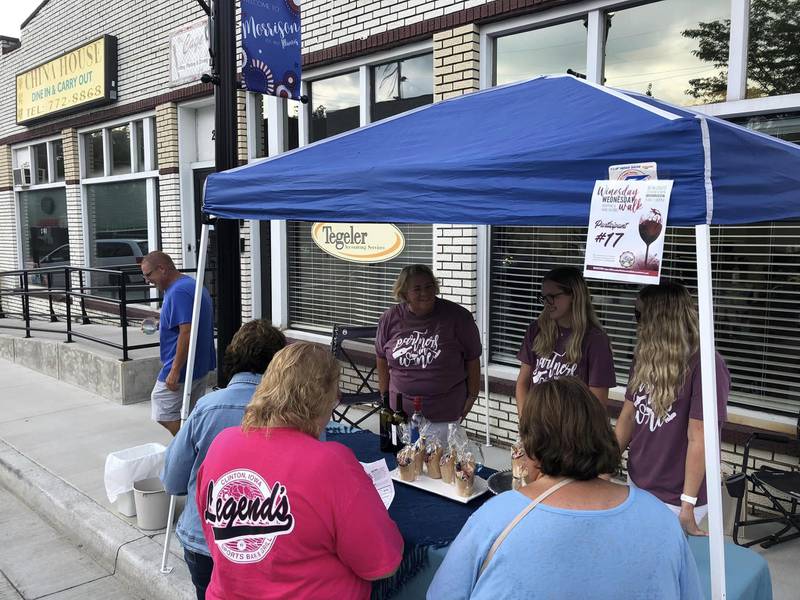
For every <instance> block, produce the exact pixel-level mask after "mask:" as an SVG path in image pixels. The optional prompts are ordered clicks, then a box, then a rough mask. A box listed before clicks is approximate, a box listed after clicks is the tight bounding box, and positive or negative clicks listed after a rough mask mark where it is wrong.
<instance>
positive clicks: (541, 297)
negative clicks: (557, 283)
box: [536, 292, 571, 305]
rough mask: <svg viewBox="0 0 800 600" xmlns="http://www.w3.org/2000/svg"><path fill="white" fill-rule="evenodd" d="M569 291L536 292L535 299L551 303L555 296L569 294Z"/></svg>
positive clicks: (540, 302)
mask: <svg viewBox="0 0 800 600" xmlns="http://www.w3.org/2000/svg"><path fill="white" fill-rule="evenodd" d="M570 295H571V294H570V293H569V292H558V293H557V294H537V295H536V300H538V301H539V304H550V305H553V304H554V303H555V301H556V298H558V297H559V296H570Z"/></svg>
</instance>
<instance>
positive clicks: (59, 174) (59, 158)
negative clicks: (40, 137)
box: [51, 140, 64, 181]
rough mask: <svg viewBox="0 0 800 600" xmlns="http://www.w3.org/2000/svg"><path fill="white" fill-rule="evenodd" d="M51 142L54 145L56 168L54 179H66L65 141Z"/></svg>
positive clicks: (54, 164) (54, 163)
mask: <svg viewBox="0 0 800 600" xmlns="http://www.w3.org/2000/svg"><path fill="white" fill-rule="evenodd" d="M51 143H52V145H53V166H54V167H55V170H56V173H55V179H54V180H53V181H64V143H63V142H62V141H61V140H56V141H54V142H51Z"/></svg>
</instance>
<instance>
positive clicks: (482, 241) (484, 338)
mask: <svg viewBox="0 0 800 600" xmlns="http://www.w3.org/2000/svg"><path fill="white" fill-rule="evenodd" d="M490 239H491V230H490V229H489V226H488V225H479V226H478V277H479V278H480V279H481V280H482V281H483V285H481V286H478V287H479V289H480V296H479V300H480V301H479V305H480V307H481V310H480V314H479V316H480V321H481V322H480V331H481V344H482V345H483V352H482V353H481V362H482V363H483V399H484V402H485V403H486V405H485V409H486V410H485V413H484V416H485V428H486V432H485V435H486V446H487V447H490V446H491V445H492V437H491V431H490V427H491V425H490V423H489V256H490Z"/></svg>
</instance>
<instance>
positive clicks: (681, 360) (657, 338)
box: [628, 282, 700, 418]
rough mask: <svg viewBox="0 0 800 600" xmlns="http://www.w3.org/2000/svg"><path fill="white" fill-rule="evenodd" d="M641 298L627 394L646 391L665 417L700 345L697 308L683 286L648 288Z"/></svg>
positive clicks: (668, 283) (664, 285)
mask: <svg viewBox="0 0 800 600" xmlns="http://www.w3.org/2000/svg"><path fill="white" fill-rule="evenodd" d="M638 299H639V312H640V314H641V316H640V317H639V325H638V327H637V339H636V347H635V348H634V350H633V360H634V363H635V364H634V369H633V375H632V377H631V380H630V381H629V382H628V391H629V393H635V392H637V391H638V390H640V389H643V391H645V392H647V393H648V394H649V395H650V406H651V408H652V409H653V411H654V412H655V413H656V416H657V417H658V418H663V417H664V416H665V415H666V414H667V411H668V410H669V407H670V406H672V403H673V402H674V401H675V398H676V397H677V395H678V394H679V393H680V390H681V388H682V387H683V385H684V383H685V381H686V375H687V374H688V372H689V359H691V357H692V356H693V355H694V354H695V352H697V348H698V346H699V344H700V334H699V324H698V318H697V309H696V308H695V306H694V302H693V300H692V297H691V295H690V294H689V291H688V290H687V289H686V288H685V287H684V286H683V285H681V284H680V283H674V282H666V283H661V284H660V285H648V286H647V287H645V288H643V289H642V291H640V292H639V296H638Z"/></svg>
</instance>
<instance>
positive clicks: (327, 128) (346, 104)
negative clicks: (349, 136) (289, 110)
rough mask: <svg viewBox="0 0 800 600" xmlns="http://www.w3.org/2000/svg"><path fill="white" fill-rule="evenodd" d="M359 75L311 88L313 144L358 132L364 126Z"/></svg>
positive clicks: (315, 82) (333, 78) (347, 75)
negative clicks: (361, 112)
mask: <svg viewBox="0 0 800 600" xmlns="http://www.w3.org/2000/svg"><path fill="white" fill-rule="evenodd" d="M358 81H359V80H358V71H354V72H353V73H347V74H345V75H338V76H336V77H329V78H328V79H319V80H317V81H313V82H311V83H309V84H308V89H309V97H310V99H311V127H310V132H309V135H310V141H312V142H316V141H318V140H323V139H325V138H327V137H331V136H332V135H336V134H338V133H342V132H344V131H349V130H351V129H355V128H357V127H358V126H359V125H360V123H361V117H360V109H359V83H358Z"/></svg>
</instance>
